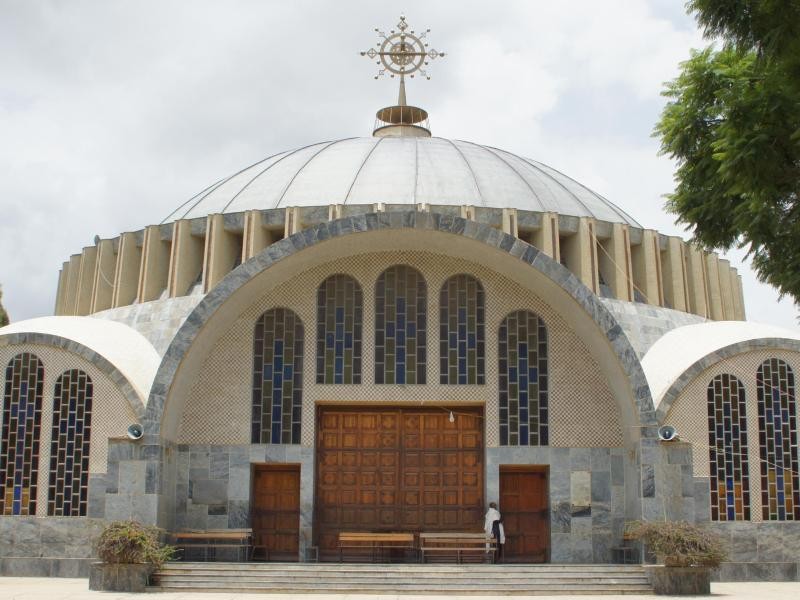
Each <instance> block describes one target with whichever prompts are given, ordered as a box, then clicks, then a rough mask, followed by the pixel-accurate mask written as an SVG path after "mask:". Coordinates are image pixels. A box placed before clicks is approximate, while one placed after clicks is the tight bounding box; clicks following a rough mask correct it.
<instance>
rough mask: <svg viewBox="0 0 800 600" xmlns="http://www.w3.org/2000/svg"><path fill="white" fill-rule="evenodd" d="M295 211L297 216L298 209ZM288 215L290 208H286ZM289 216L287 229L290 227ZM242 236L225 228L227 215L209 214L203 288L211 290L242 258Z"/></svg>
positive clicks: (206, 290)
mask: <svg viewBox="0 0 800 600" xmlns="http://www.w3.org/2000/svg"><path fill="white" fill-rule="evenodd" d="M291 210H292V211H294V213H295V214H294V217H296V216H297V215H296V211H297V209H291ZM286 212H287V215H288V214H289V209H288V208H287V209H286ZM289 218H290V217H289V216H287V224H286V227H287V230H288V228H289V227H290V225H289V223H288V220H289ZM241 256H242V243H241V238H240V237H239V236H238V235H236V234H233V233H231V232H229V231H226V230H225V217H224V216H223V215H209V216H208V224H207V228H206V252H205V266H204V269H203V273H204V277H203V289H204V291H205V292H208V291H209V290H211V289H212V288H213V287H214V286H215V285H217V283H219V281H220V280H221V279H222V278H223V277H225V275H227V274H228V273H230V272H231V271H232V270H233V267H234V264H235V263H236V260H237V258H239V259H241Z"/></svg>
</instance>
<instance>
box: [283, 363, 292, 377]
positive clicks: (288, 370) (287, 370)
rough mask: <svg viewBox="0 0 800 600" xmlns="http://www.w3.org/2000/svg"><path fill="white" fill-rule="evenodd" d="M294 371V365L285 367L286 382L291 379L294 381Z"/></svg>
mask: <svg viewBox="0 0 800 600" xmlns="http://www.w3.org/2000/svg"><path fill="white" fill-rule="evenodd" d="M292 371H293V369H292V365H286V366H285V367H283V379H284V381H289V380H290V379H292Z"/></svg>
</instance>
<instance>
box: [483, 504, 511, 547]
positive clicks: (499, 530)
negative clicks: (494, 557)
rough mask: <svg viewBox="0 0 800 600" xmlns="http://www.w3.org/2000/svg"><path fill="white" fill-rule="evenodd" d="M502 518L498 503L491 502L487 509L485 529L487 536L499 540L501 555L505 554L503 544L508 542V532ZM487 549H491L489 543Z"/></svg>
mask: <svg viewBox="0 0 800 600" xmlns="http://www.w3.org/2000/svg"><path fill="white" fill-rule="evenodd" d="M502 519H503V517H502V516H501V515H500V511H499V510H497V503H496V502H490V503H489V510H487V511H486V518H485V520H484V524H483V530H484V532H486V537H487V538H495V539H496V540H497V544H498V546H497V550H498V554H499V555H500V556H502V555H503V544H505V543H506V532H505V530H504V529H503V520H502ZM486 551H487V552H488V551H489V544H487V545H486Z"/></svg>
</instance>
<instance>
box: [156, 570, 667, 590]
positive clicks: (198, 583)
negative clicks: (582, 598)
mask: <svg viewBox="0 0 800 600" xmlns="http://www.w3.org/2000/svg"><path fill="white" fill-rule="evenodd" d="M147 591H149V592H229V593H230V592H240V593H247V592H249V593H294V594H313V593H325V594H347V593H370V594H381V593H392V594H403V593H406V594H460V595H465V594H474V595H510V594H523V595H556V594H563V595H570V594H652V593H653V588H652V586H651V585H650V583H649V581H648V578H647V574H646V573H645V571H644V569H643V568H642V567H641V566H639V565H480V564H478V565H442V564H434V565H431V564H392V565H384V564H380V565H375V564H332V563H327V564H326V563H219V562H212V563H181V562H175V563H167V564H165V565H164V566H163V567H162V568H161V570H160V571H157V572H156V573H155V574H154V575H153V577H152V579H151V586H150V587H148V588H147Z"/></svg>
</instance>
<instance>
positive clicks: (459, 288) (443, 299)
mask: <svg viewBox="0 0 800 600" xmlns="http://www.w3.org/2000/svg"><path fill="white" fill-rule="evenodd" d="M485 311H486V308H485V302H484V294H483V286H482V285H481V283H480V282H479V281H478V280H477V279H475V278H474V277H472V276H470V275H456V276H454V277H451V278H450V279H448V280H447V281H446V282H445V283H444V285H443V286H442V291H441V293H440V294H439V367H440V373H439V376H440V379H439V381H440V383H443V384H482V383H484V381H485V377H486V339H485V329H486V320H485Z"/></svg>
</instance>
